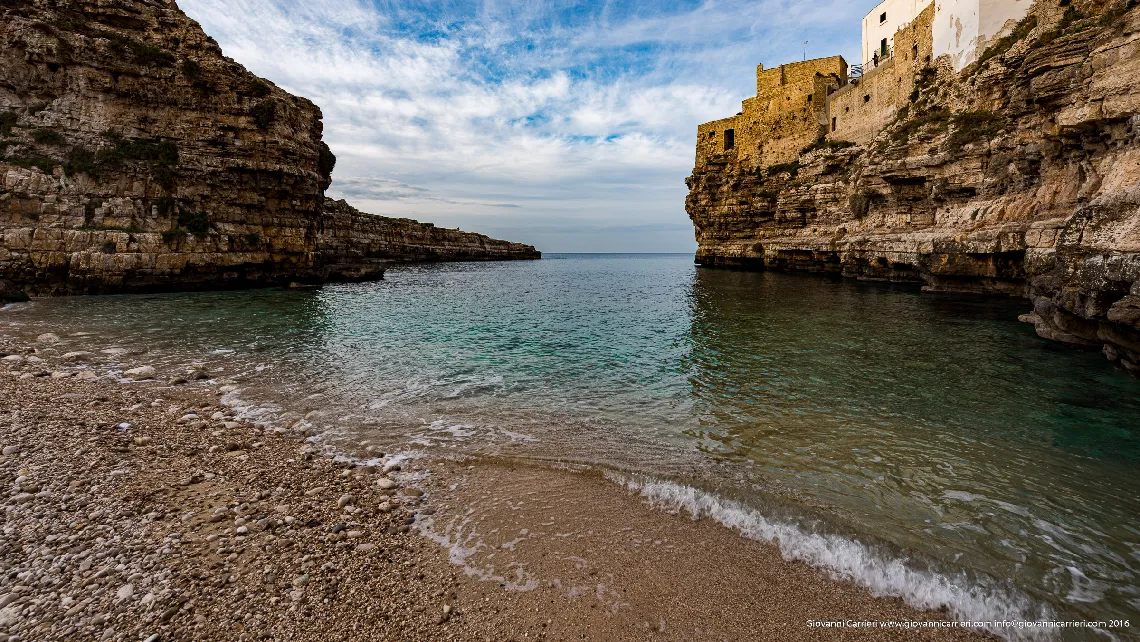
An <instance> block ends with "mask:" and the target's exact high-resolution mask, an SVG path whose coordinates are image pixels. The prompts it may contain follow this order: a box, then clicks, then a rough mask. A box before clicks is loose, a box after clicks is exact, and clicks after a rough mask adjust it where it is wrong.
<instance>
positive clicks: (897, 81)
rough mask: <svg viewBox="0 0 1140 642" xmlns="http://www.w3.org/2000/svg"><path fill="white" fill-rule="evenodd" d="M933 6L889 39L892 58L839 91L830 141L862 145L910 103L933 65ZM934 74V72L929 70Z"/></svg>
mask: <svg viewBox="0 0 1140 642" xmlns="http://www.w3.org/2000/svg"><path fill="white" fill-rule="evenodd" d="M933 18H934V5H933V4H931V5H930V6H928V7H926V9H924V10H922V11H921V12H920V13H919V14H918V15H917V16H916V17H915V18H914V19H913V20H911V21H910V22H909V23H908V24H907V25H906V26H905V27H903V28H902V29H899V30H898V31H897V32H896V33H895V34H894V37H893V38H892V41H893V42H894V43H895V48H894V55H893V56H892V57H891V58H888V59H886V60H884V61H880V64H879V66H878V67H876V68H874V69H871V70H869V71H867V72H865V73H864V74H863V77H862V78H857V79H854V80H852V81H851V83H849V84H848V85H847V86H845V87H842V88H840V89H839V90H838V91H836V92H835V93H834V94H832V95H831V99H830V115H831V118H832V119H833V120H832V121H831V126H830V134H829V136H830V137H831V139H832V140H842V141H851V142H856V143H861V144H865V143H868V142H870V141H871V140H872V139H873V138H874V137H875V135H876V134H878V133H879V132H880V131H882V129H883V128H884V127H886V126H887V124H889V123H890V122H891V121H892V120H894V119H895V117H896V115H897V114H898V110H899V109H900V108H901V107H903V106H906V105H909V104H910V103H911V96H912V93H913V92H914V90H915V82H916V80H917V81H918V82H920V83H921V82H929V81H931V80H933V78H932V77H927V78H926V79H923V78H922V76H921V73H922V71H923V69H926V68H927V67H929V66H930V65H931V63H932V57H933V56H932V54H933V44H932V36H931V23H932V21H933ZM931 72H933V70H931Z"/></svg>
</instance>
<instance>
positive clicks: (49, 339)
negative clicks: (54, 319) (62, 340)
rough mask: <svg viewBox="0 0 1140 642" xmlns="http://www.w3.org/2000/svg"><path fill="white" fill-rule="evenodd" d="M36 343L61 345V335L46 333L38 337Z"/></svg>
mask: <svg viewBox="0 0 1140 642" xmlns="http://www.w3.org/2000/svg"><path fill="white" fill-rule="evenodd" d="M36 343H49V344H54V343H59V335H57V334H55V333H54V332H45V333H43V334H41V335H40V336H38V337H36Z"/></svg>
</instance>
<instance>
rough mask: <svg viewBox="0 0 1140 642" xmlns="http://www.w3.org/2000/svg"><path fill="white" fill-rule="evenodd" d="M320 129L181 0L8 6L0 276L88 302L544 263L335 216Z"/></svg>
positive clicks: (0, 49)
mask: <svg viewBox="0 0 1140 642" xmlns="http://www.w3.org/2000/svg"><path fill="white" fill-rule="evenodd" d="M321 132H322V123H321V111H320V109H319V108H318V107H317V106H316V105H314V104H313V103H312V102H310V101H308V100H306V99H304V98H300V97H297V96H293V95H290V94H288V93H286V92H285V91H283V90H281V89H279V88H277V87H276V86H274V85H273V84H272V83H270V82H268V81H266V80H263V79H260V78H258V77H256V76H254V75H253V74H251V73H250V72H248V71H246V70H245V69H244V68H243V67H242V66H241V65H238V64H237V63H235V62H234V61H233V60H231V59H229V58H226V57H224V56H223V55H222V52H221V49H220V48H219V47H218V45H217V43H216V42H215V41H214V40H213V39H211V38H210V37H209V36H207V35H206V34H205V33H204V32H203V31H202V29H201V28H200V27H199V26H198V24H197V23H196V22H194V21H193V20H191V19H190V18H188V17H187V16H186V15H185V14H183V13H182V12H181V11H180V10H179V9H178V7H177V5H176V4H175V3H174V2H173V1H169V0H6V1H3V2H0V234H2V242H0V278H2V279H7V280H10V281H12V282H14V283H15V284H16V285H17V286H20V287H22V288H23V289H25V290H27V291H29V292H31V293H33V294H77V293H99V292H112V291H136V290H161V289H184V288H215V287H244V286H251V285H268V284H274V283H287V282H291V281H302V282H320V281H327V280H340V279H358V278H369V277H373V276H376V275H378V274H380V273H381V272H382V269H383V263H384V262H385V261H388V260H407V259H424V258H431V259H436V260H451V259H487V258H496V259H508V258H536V257H537V256H538V253H537V252H536V251H535V250H534V248H532V247H529V246H522V245H518V244H512V243H506V242H501V241H494V240H491V239H488V238H486V237H484V236H481V235H474V234H464V233H460V232H456V231H445V230H437V229H435V228H432V227H431V226H424V225H419V224H416V223H414V222H409V221H406V220H399V219H384V218H382V217H374V216H370V215H367V214H361V213H359V212H356V211H355V210H351V208H348V207H347V206H343V205H337V206H335V207H332V208H330V209H329V210H327V211H326V209H325V203H326V200H325V196H324V190H325V189H326V188H327V187H328V186H329V184H330V181H331V173H332V169H333V166H334V164H335V160H336V159H335V157H334V156H333V155H332V153H331V152H330V151H329V149H328V147H327V146H326V145H325V144H324V143H323V142H322V141H321ZM401 234H406V235H407V236H406V237H401ZM434 243H438V244H439V245H438V246H435V245H433V244H434Z"/></svg>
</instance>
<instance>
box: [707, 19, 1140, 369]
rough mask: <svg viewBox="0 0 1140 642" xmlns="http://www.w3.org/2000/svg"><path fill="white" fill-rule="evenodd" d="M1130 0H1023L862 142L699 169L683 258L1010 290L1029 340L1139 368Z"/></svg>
mask: <svg viewBox="0 0 1140 642" xmlns="http://www.w3.org/2000/svg"><path fill="white" fill-rule="evenodd" d="M1066 4H1068V3H1066ZM1135 5H1136V2H1135V0H1123V1H1122V2H1119V3H1107V4H1106V3H1098V2H1085V3H1081V2H1075V3H1072V5H1071V6H1070V7H1065V8H1063V7H1058V6H1056V5H1055V4H1053V3H1045V2H1038V3H1037V5H1035V7H1034V8H1033V10H1032V11H1031V14H1030V16H1029V18H1027V19H1026V21H1023V23H1022V25H1021V26H1020V29H1019V31H1018V32H1015V35H1014V36H1012V37H1011V38H1010V39H1008V40H1006V41H1004V42H1002V43H998V45H996V46H995V48H994V49H992V50H991V51H990V53H991V54H992V57H990V58H989V60H987V61H985V62H983V63H982V64H980V65H975V66H974V67H972V68H969V69H967V70H964V71H963V72H962V73H961V74H953V73H952V72H951V71H950V69H949V68H948V67H947V66H946V65H945V64H944V65H943V66H941V67H940V68H939V69H937V72H935V70H934V69H928V70H924V72H923V74H922V76H923V77H922V78H919V79H917V80H916V87H917V88H918V90H917V91H916V93H915V94H914V95H912V100H911V102H910V104H908V105H907V106H906V108H905V109H903V110H901V113H900V114H899V116H898V117H897V118H896V119H895V121H894V122H893V123H892V124H891V125H890V126H888V127H887V129H886V130H884V131H883V132H882V133H880V134H879V135H878V137H877V138H876V139H875V141H874V142H872V143H871V144H869V145H867V146H845V144H844V143H843V142H841V141H830V142H825V143H821V144H819V145H816V146H815V148H814V149H808V150H805V151H804V153H803V154H802V155H801V156H800V158H799V160H798V161H797V162H796V163H792V164H788V165H784V166H774V167H770V168H754V167H748V166H745V165H742V164H738V163H736V162H733V161H730V160H728V159H727V158H726V159H723V160H722V161H720V162H714V163H710V164H708V165H706V166H704V167H701V168H699V169H698V170H697V171H695V172H694V174H693V175H692V176H691V177H690V178H689V179H688V184H689V188H690V194H689V197H688V200H687V209H688V212H689V215H690V217H691V218H692V220H693V223H694V225H695V227H696V236H697V241H698V243H699V246H700V249H699V250H698V253H697V260H698V262H699V263H702V264H705V265H726V266H745V267H767V268H777V269H790V270H809V271H818V272H833V273H840V274H843V275H846V276H850V277H856V278H861V279H880V280H890V281H904V282H916V283H922V284H924V285H925V287H926V288H927V289H930V290H951V291H970V292H984V293H1003V294H1011V295H1019V296H1026V297H1028V298H1029V299H1030V300H1031V301H1032V305H1033V312H1032V313H1031V314H1028V315H1026V316H1025V317H1023V320H1025V321H1029V322H1032V323H1034V324H1035V325H1036V328H1037V331H1038V333H1039V334H1041V336H1044V337H1047V338H1051V339H1056V340H1059V341H1064V342H1067V343H1071V344H1074V345H1078V346H1084V347H1089V348H1097V349H1102V350H1103V351H1104V353H1105V354H1106V356H1108V357H1109V358H1110V359H1112V360H1113V361H1115V362H1116V363H1118V364H1119V365H1120V366H1122V367H1124V368H1126V369H1128V370H1130V371H1131V372H1133V373H1134V374H1140V82H1137V79H1138V78H1140V8H1136V6H1135Z"/></svg>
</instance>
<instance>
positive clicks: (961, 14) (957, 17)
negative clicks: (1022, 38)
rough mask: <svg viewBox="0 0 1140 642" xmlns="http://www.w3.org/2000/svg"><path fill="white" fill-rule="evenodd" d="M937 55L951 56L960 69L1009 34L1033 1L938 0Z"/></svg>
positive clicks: (935, 19)
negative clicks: (994, 42)
mask: <svg viewBox="0 0 1140 642" xmlns="http://www.w3.org/2000/svg"><path fill="white" fill-rule="evenodd" d="M936 2H937V7H935V11H934V57H935V58H937V57H938V56H944V55H947V56H950V59H951V60H952V61H953V63H954V70H955V71H959V70H961V69H963V68H965V67H967V66H968V65H970V63H972V62H974V61H975V60H977V59H978V56H979V55H981V53H982V52H983V51H985V50H986V47H988V46H989V45H990V43H992V42H993V41H994V40H996V39H998V38H1000V37H1002V36H1004V35H1006V34H1008V33H1009V32H1010V31H1012V30H1013V28H1014V27H1015V26H1016V25H1017V23H1018V21H1019V20H1021V19H1022V18H1024V17H1025V15H1026V14H1027V13H1028V12H1029V7H1030V5H1032V4H1033V0H936Z"/></svg>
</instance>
